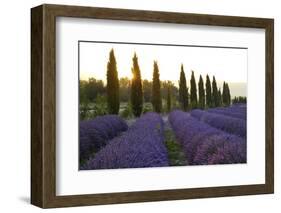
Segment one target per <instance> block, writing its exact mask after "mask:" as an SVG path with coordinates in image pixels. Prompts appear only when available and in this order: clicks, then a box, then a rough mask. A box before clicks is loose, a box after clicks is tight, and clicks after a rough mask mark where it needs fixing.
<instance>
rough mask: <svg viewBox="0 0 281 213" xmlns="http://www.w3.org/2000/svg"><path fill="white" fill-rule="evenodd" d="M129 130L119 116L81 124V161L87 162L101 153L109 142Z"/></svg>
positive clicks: (105, 117) (101, 117)
mask: <svg viewBox="0 0 281 213" xmlns="http://www.w3.org/2000/svg"><path fill="white" fill-rule="evenodd" d="M127 129H128V126H127V124H126V122H125V121H124V120H123V119H121V118H120V117H119V116H117V115H105V116H99V117H96V118H95V119H93V120H88V121H82V122H80V128H79V134H80V135H79V137H80V142H79V153H80V154H79V158H80V161H83V160H87V159H88V158H89V157H90V156H91V155H92V153H94V152H97V151H99V150H100V149H101V148H102V147H104V146H105V145H106V144H107V143H108V141H109V140H111V139H112V138H114V137H116V136H117V135H118V134H120V132H122V131H126V130H127Z"/></svg>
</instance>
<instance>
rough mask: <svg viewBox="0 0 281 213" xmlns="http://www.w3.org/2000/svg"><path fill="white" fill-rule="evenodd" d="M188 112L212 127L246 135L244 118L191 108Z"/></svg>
mask: <svg viewBox="0 0 281 213" xmlns="http://www.w3.org/2000/svg"><path fill="white" fill-rule="evenodd" d="M190 114H191V115H192V116H193V117H195V118H197V119H198V120H199V121H202V122H205V123H207V124H209V125H210V126H212V127H215V128H217V129H220V130H223V131H225V132H228V133H230V134H234V135H237V136H239V137H243V138H245V137H246V133H247V128H246V121H245V120H242V119H239V118H233V117H230V116H225V115H222V114H216V113H209V112H206V111H203V110H198V109H196V110H192V111H191V113H190Z"/></svg>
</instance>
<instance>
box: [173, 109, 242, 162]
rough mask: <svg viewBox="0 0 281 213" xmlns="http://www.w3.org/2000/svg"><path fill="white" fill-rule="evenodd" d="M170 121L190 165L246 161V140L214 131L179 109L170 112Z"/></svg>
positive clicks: (217, 130)
mask: <svg viewBox="0 0 281 213" xmlns="http://www.w3.org/2000/svg"><path fill="white" fill-rule="evenodd" d="M169 122H170V123H171V126H172V128H173V130H174V132H175V135H176V137H177V139H178V141H179V142H180V143H181V144H182V146H183V149H184V152H185V154H186V157H187V159H188V163H189V165H208V164H228V163H245V162H246V141H245V138H241V137H238V136H235V135H231V134H228V133H226V132H223V131H221V130H219V129H216V128H213V127H211V126H209V125H208V124H205V123H203V122H200V121H198V120H197V119H196V118H194V117H192V116H190V115H189V114H187V113H185V112H182V111H178V110H177V111H173V112H171V113H170V115H169Z"/></svg>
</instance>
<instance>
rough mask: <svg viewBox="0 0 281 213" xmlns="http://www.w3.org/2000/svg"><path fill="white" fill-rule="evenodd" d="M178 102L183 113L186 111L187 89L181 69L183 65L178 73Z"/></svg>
mask: <svg viewBox="0 0 281 213" xmlns="http://www.w3.org/2000/svg"><path fill="white" fill-rule="evenodd" d="M179 102H180V104H181V107H182V109H183V110H184V111H186V110H187V109H188V89H187V87H186V78H185V73H184V69H183V65H181V72H180V81H179Z"/></svg>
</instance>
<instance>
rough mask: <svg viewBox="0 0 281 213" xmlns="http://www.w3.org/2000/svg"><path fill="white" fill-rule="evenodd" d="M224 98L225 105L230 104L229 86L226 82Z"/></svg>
mask: <svg viewBox="0 0 281 213" xmlns="http://www.w3.org/2000/svg"><path fill="white" fill-rule="evenodd" d="M225 87H226V100H227V106H230V104H231V95H230V90H229V86H228V83H226V86H225Z"/></svg>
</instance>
